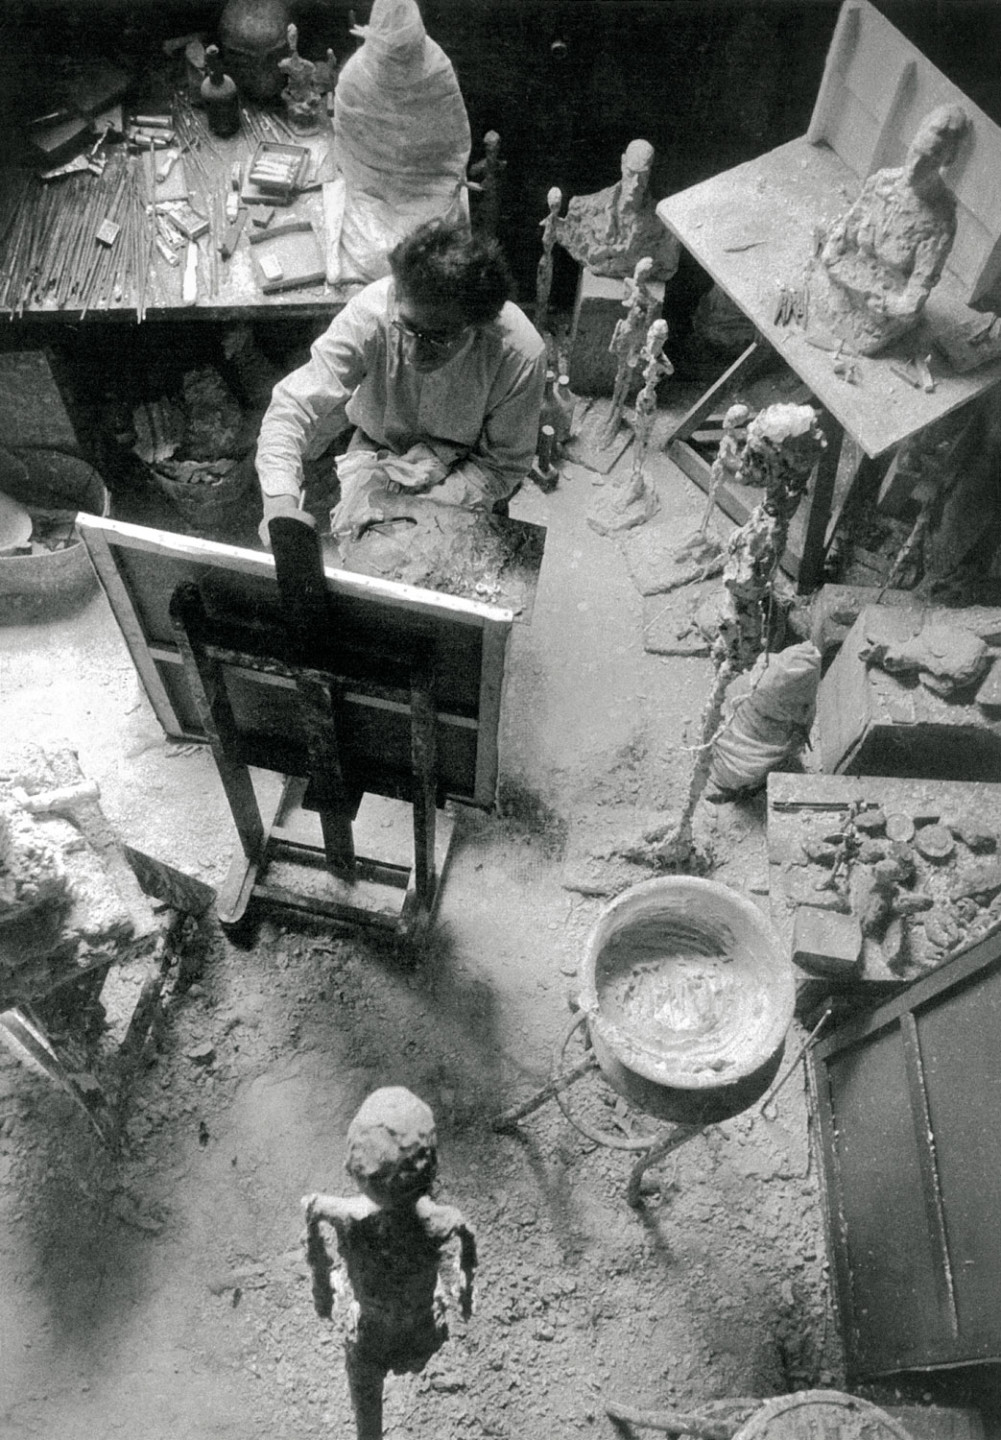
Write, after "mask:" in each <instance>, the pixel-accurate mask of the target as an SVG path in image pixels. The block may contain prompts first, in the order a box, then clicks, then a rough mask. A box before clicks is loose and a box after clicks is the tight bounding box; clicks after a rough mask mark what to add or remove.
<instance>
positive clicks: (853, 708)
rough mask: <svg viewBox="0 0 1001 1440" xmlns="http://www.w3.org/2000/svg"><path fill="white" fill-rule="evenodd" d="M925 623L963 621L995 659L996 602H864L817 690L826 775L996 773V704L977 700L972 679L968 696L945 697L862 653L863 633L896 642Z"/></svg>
mask: <svg viewBox="0 0 1001 1440" xmlns="http://www.w3.org/2000/svg"><path fill="white" fill-rule="evenodd" d="M923 625H945V626H948V625H952V626H962V627H963V628H965V629H967V630H969V631H971V632H972V633H973V634H975V635H979V636H980V638H981V639H983V640H984V642H985V643H986V644H987V646H988V649H989V651H990V652H991V653H992V654H993V656H994V660H993V662H992V664H993V666H996V665H998V664H999V663H1001V659H999V657H1001V625H999V612H998V610H997V608H996V607H993V606H971V607H969V608H968V609H965V610H962V609H960V610H948V609H939V608H934V607H928V608H927V609H925V608H922V607H921V606H920V605H913V606H906V605H899V604H898V605H893V606H889V605H869V606H866V607H865V608H864V609H863V610H862V611H861V612H860V614H859V617H858V619H857V620H856V621H855V623H854V625H853V626H852V628H851V630H850V631H849V632H848V634H847V636H846V637H845V640H844V642H843V643H842V645H841V648H840V650H839V651H838V654H837V655H836V656H835V658H834V660H833V662H832V664H831V666H830V668H829V669H828V671H827V672H826V674H825V675H824V678H823V680H822V681H821V682H820V689H819V692H818V695H817V726H816V728H817V733H818V736H819V745H820V759H821V763H822V765H823V767H824V769H825V770H826V771H827V772H828V773H830V774H835V773H838V774H854V775H896V776H902V775H922V776H934V777H937V778H938V779H941V780H982V781H988V782H990V781H995V780H998V779H1001V716H999V714H998V709H997V707H996V706H992V705H991V706H988V705H983V704H980V703H978V702H977V700H976V694H977V686H976V685H974V686H973V687H971V688H972V690H973V694H970V693H968V692H967V691H964V692H962V694H961V695H960V696H958V697H954V698H952V699H945V698H944V697H943V696H940V695H936V694H933V693H932V691H931V690H929V689H927V688H926V687H925V686H924V685H922V684H920V683H918V682H917V680H916V677H915V676H913V675H892V674H889V673H888V672H887V671H885V670H883V669H881V668H880V667H879V666H878V665H868V664H867V663H866V661H865V660H864V659H863V658H862V655H861V653H860V652H861V651H862V650H863V649H864V648H866V646H867V643H868V641H867V637H869V636H878V637H879V639H880V640H881V641H893V642H895V643H898V644H902V643H906V642H907V641H908V640H909V639H910V638H911V637H912V636H914V635H916V634H917V633H918V632H919V631H920V629H921V628H922V626H923ZM993 673H994V672H993V668H992V671H991V674H993ZM981 683H983V682H981Z"/></svg>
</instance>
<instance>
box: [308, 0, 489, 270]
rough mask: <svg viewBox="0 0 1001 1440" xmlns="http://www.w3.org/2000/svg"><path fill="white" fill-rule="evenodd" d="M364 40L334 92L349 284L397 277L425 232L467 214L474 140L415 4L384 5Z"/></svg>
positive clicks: (448, 70)
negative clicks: (407, 242)
mask: <svg viewBox="0 0 1001 1440" xmlns="http://www.w3.org/2000/svg"><path fill="white" fill-rule="evenodd" d="M354 33H356V34H359V35H361V36H362V37H363V39H364V43H363V44H362V45H361V47H360V48H359V49H358V50H356V51H355V53H354V54H353V55H352V56H351V58H350V59H349V60H348V61H346V62H345V65H344V68H343V69H342V71H341V73H340V78H339V80H338V82H337V89H336V90H335V91H334V145H333V155H334V160H335V162H336V165H337V168H338V170H339V172H340V174H341V176H342V177H343V181H344V210H343V219H342V221H341V231H340V239H339V255H338V264H337V267H336V270H337V273H338V277H339V278H340V279H341V280H344V281H353V280H354V281H369V280H378V279H379V278H380V277H381V276H383V275H388V274H389V262H388V258H387V257H388V255H389V252H390V250H392V249H393V247H394V245H396V244H397V242H398V241H400V240H402V239H403V237H404V236H405V235H408V234H409V233H410V231H411V230H415V229H416V228H417V226H418V225H422V224H424V222H425V221H427V220H434V219H436V218H438V217H439V216H441V217H444V218H446V219H448V220H461V219H464V218H465V217H466V214H467V207H466V199H465V190H464V188H463V187H464V183H465V178H466V166H467V164H468V162H469V151H470V146H471V137H470V131H469V120H468V117H467V115H466V107H465V105H464V104H463V100H462V96H461V94H460V92H459V82H458V80H457V79H456V76H455V71H454V70H453V68H452V62H451V61H450V60H449V58H448V56H447V55H446V54H445V52H444V51H443V50H442V49H441V47H440V46H439V45H437V44H436V43H435V41H434V40H432V39H431V38H430V37H429V36H428V34H427V32H426V31H425V29H424V21H423V20H422V19H421V14H420V11H419V10H418V8H417V5H416V3H415V0H375V3H374V5H373V6H372V14H371V17H370V19H369V23H368V24H367V25H365V26H362V27H360V28H359V29H357V30H356V31H355V32H354Z"/></svg>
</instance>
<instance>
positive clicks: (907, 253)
mask: <svg viewBox="0 0 1001 1440" xmlns="http://www.w3.org/2000/svg"><path fill="white" fill-rule="evenodd" d="M969 125H970V122H969V119H968V117H967V115H966V112H965V111H964V110H963V109H962V108H961V107H960V106H959V105H942V106H940V107H939V108H938V109H937V110H933V111H932V112H931V113H930V114H929V115H927V116H926V117H925V119H924V120H923V121H922V123H921V125H920V126H919V128H918V131H917V133H916V135H915V136H914V139H913V140H912V141H911V144H910V147H909V149H908V151H907V158H906V160H905V161H904V164H903V165H902V166H900V167H899V168H894V169H886V170H877V171H876V173H875V174H874V175H870V176H869V178H868V179H867V180H866V182H865V184H864V185H863V186H862V190H861V193H860V194H859V197H858V199H857V200H856V201H855V203H854V204H853V205H851V206H850V208H849V209H848V210H847V211H846V212H845V214H844V215H842V216H841V218H840V219H839V220H837V221H836V222H835V223H834V224H833V225H832V226H831V227H830V229H829V231H828V232H827V234H826V235H824V236H821V237H820V241H819V246H818V253H817V255H816V257H815V258H814V260H813V262H812V264H811V265H810V268H809V271H808V278H807V284H808V290H809V314H810V320H811V321H815V322H819V323H820V324H821V325H823V326H824V327H825V328H827V329H828V330H830V331H832V332H833V333H834V334H835V335H837V336H839V337H840V338H841V339H843V340H845V341H847V342H849V343H850V344H851V345H852V347H853V349H854V350H855V351H856V352H857V353H858V354H860V355H872V354H875V353H876V352H877V351H879V350H882V349H883V348H884V347H885V346H886V345H889V344H891V343H892V342H893V341H894V340H897V339H899V338H900V336H902V335H905V334H906V333H907V332H908V331H909V330H911V329H913V328H914V326H915V325H916V324H917V322H918V320H919V319H920V316H921V312H922V310H923V309H924V306H925V302H926V301H927V299H928V296H929V294H930V293H931V291H932V289H933V287H934V286H935V285H936V284H937V283H938V280H939V277H940V276H941V274H942V269H943V267H944V265H945V262H946V259H947V258H948V255H949V251H950V250H951V249H952V243H953V240H954V238H955V234H956V200H955V196H954V195H953V194H952V191H951V190H949V188H948V186H947V185H946V184H945V181H944V180H943V179H942V174H941V171H942V169H943V168H944V167H946V166H948V165H950V164H951V163H952V161H953V160H955V158H956V154H957V152H958V150H959V146H960V143H961V141H962V140H963V137H964V136H965V135H966V133H967V131H968V130H969Z"/></svg>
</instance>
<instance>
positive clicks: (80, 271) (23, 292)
mask: <svg viewBox="0 0 1001 1440" xmlns="http://www.w3.org/2000/svg"><path fill="white" fill-rule="evenodd" d="M155 236H156V231H155V229H154V227H153V223H152V206H151V198H150V194H149V187H148V184H147V177H146V172H145V170H144V168H143V165H142V164H141V163H137V160H136V158H135V157H132V156H129V155H124V154H119V155H115V156H113V157H112V159H111V160H110V161H109V162H108V164H107V166H106V167H105V169H104V171H103V173H101V174H100V175H95V174H93V173H92V172H90V171H81V172H80V173H79V174H75V175H69V176H67V177H65V178H64V179H62V180H60V181H59V182H58V183H57V184H52V183H49V184H45V183H44V182H42V181H40V180H39V179H38V178H37V177H36V176H30V177H26V178H25V180H24V183H23V184H22V186H21V188H20V191H19V193H18V194H17V195H16V196H15V197H14V199H13V202H12V203H11V204H10V205H9V206H8V207H7V210H6V212H5V214H4V215H3V217H2V219H0V253H2V254H3V256H4V266H3V275H2V276H0V311H6V312H7V313H8V316H9V318H11V319H14V318H15V317H16V316H21V315H23V313H24V310H25V308H26V307H27V306H28V305H33V306H38V307H44V308H46V309H50V308H55V309H66V310H74V311H77V310H79V312H80V314H81V317H82V316H83V315H85V314H86V313H87V311H88V310H89V309H91V308H92V307H93V306H105V307H107V306H109V305H111V304H115V305H126V306H134V307H135V311H136V315H137V318H138V319H139V320H142V319H144V318H145V314H146V300H147V290H148V283H149V272H150V265H151V262H152V258H153V244H154V240H155Z"/></svg>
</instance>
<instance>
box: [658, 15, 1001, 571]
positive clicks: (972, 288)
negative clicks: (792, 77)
mask: <svg viewBox="0 0 1001 1440" xmlns="http://www.w3.org/2000/svg"><path fill="white" fill-rule="evenodd" d="M944 103H950V104H954V105H958V106H959V107H960V108H961V109H962V110H963V112H964V114H965V115H966V116H967V118H968V120H969V122H970V131H969V137H968V141H967V142H966V143H965V148H964V151H963V153H962V154H961V155H960V156H959V157H958V158H957V161H956V163H955V164H954V165H952V166H951V167H950V171H949V173H948V175H947V180H948V183H949V184H950V186H951V187H952V188H953V190H954V193H955V196H956V201H957V228H956V238H955V242H954V244H953V247H952V251H951V253H950V256H949V260H948V262H947V267H946V269H945V271H944V273H943V275H942V278H941V279H940V281H939V283H938V284H937V285H936V286H935V288H934V289H933V290H932V292H931V295H930V297H929V299H928V303H927V305H926V307H925V310H924V314H923V316H922V320H921V322H920V324H919V325H918V327H917V328H916V329H915V330H914V331H913V332H911V333H910V334H909V335H906V336H904V337H903V338H902V339H901V340H900V341H899V342H898V343H897V344H895V345H891V346H889V347H888V348H887V349H886V350H885V351H883V352H881V353H880V354H879V355H876V356H871V357H866V356H859V355H855V354H851V353H849V352H850V348H851V347H849V346H845V347H844V354H839V348H840V347H839V344H838V342H837V341H836V340H834V339H833V337H830V336H827V335H825V334H824V333H823V332H822V331H819V330H818V329H817V328H816V326H815V325H814V324H812V322H811V317H810V315H809V311H808V305H809V300H808V297H807V298H804V295H805V292H804V283H805V280H806V274H807V267H808V265H809V263H810V260H811V257H812V256H813V254H814V250H815V238H816V233H817V231H818V229H824V228H826V227H827V226H828V225H830V224H831V222H833V221H834V220H836V219H837V218H838V217H839V216H840V215H842V214H843V213H844V212H845V211H846V210H847V209H848V207H849V205H850V204H851V203H852V202H853V201H854V200H855V198H856V197H857V195H858V193H859V190H860V189H861V186H862V182H863V180H864V178H865V177H866V176H868V175H871V174H872V173H873V172H875V171H877V170H880V169H881V168H884V167H887V166H893V165H899V164H901V163H902V161H903V160H904V157H905V155H906V153H907V147H908V144H909V143H910V140H911V138H912V137H913V136H914V135H915V133H916V131H917V128H918V126H919V123H920V122H921V121H922V119H923V118H924V117H925V116H926V115H928V114H929V113H930V112H931V111H932V110H933V109H934V108H935V107H937V106H940V105H942V104H944ZM999 156H1001V130H999V129H998V127H997V126H996V125H995V124H994V123H993V121H991V120H990V119H989V117H988V116H987V115H985V114H984V113H983V111H981V110H979V109H978V108H977V107H976V106H975V105H974V104H973V102H972V101H970V100H969V99H968V98H967V97H966V96H965V95H964V94H963V93H962V91H960V90H958V89H957V88H956V86H955V85H953V84H952V83H951V81H949V80H948V79H947V77H946V76H945V75H943V74H942V73H941V72H940V71H938V70H936V69H935V67H934V66H933V65H931V64H930V62H929V61H928V60H927V59H926V58H925V56H923V55H922V54H921V52H920V51H919V50H917V49H916V48H915V47H914V46H913V45H912V44H911V42H910V41H909V40H907V39H906V38H905V37H904V36H903V35H902V34H901V33H900V32H899V31H897V30H896V29H895V28H894V27H893V26H892V25H891V24H890V23H889V21H888V20H886V18H885V17H884V16H883V15H882V14H881V13H880V12H879V11H878V10H877V9H876V8H875V6H873V5H872V4H870V3H869V0H844V4H843V5H842V7H841V11H840V13H839V16H838V23H837V26H836V29H835V33H834V36H833V39H832V42H831V47H830V50H829V52H828V56H827V62H826V64H825V67H824V75H823V78H822V80H821V84H820V89H819V91H818V94H817V100H816V103H815V105H814V110H813V115H812V117H811V119H810V125H809V128H808V130H807V133H806V134H805V135H802V136H800V137H799V138H798V139H796V140H790V141H789V142H788V143H787V144H785V145H780V146H778V147H777V148H776V149H774V150H771V151H769V152H768V154H766V155H762V156H760V157H759V158H758V159H755V160H749V161H747V162H746V163H745V164H743V165H738V166H736V167H735V168H734V169H732V170H727V171H726V172H725V173H724V174H722V175H716V176H713V177H712V179H709V180H705V181H703V182H702V183H701V184H699V185H693V186H692V187H691V188H690V189H688V190H685V191H683V192H682V193H681V194H679V195H671V196H669V197H668V198H667V199H665V200H662V201H661V202H660V204H659V205H658V206H657V214H658V216H659V217H660V219H661V220H662V221H663V223H664V224H665V225H666V226H667V227H668V229H670V230H672V231H673V232H674V234H675V235H676V236H677V237H678V239H679V240H680V241H681V243H682V244H683V245H684V246H685V248H686V249H687V250H688V251H689V252H690V253H691V254H692V255H693V256H694V257H695V259H696V260H697V261H698V262H699V264H700V265H701V266H703V268H704V269H705V270H706V271H708V273H709V274H710V275H711V277H712V278H713V280H714V281H715V282H716V284H717V285H718V286H719V287H720V289H721V290H722V291H723V292H724V293H725V294H726V295H728V296H729V297H730V299H731V300H732V301H733V302H734V303H735V304H736V305H737V306H738V307H739V308H740V310H741V311H743V313H744V314H745V315H746V316H747V318H748V319H749V320H750V321H751V323H752V324H753V326H754V328H755V331H756V332H757V335H758V337H760V338H759V339H756V340H755V341H754V342H753V343H752V344H751V345H750V346H748V348H747V350H745V352H744V354H743V355H742V356H741V357H740V359H738V360H737V361H736V362H735V364H733V365H731V367H730V369H729V370H727V371H726V373H725V374H724V375H722V376H721V377H720V379H719V380H718V381H717V382H716V384H714V385H712V386H711V387H710V388H709V389H708V390H707V391H706V393H705V394H704V395H703V396H702V398H701V399H700V400H699V401H698V402H697V404H696V405H695V406H693V408H692V409H691V410H690V411H689V412H688V414H687V415H685V416H684V417H683V419H682V420H681V422H680V424H678V425H677V426H676V427H675V429H674V430H673V431H672V433H671V435H670V436H669V437H668V442H667V449H668V453H669V454H670V455H671V457H672V459H674V460H675V462H676V463H677V464H678V465H679V466H680V467H681V468H682V469H683V470H684V471H685V473H686V474H687V475H688V476H689V477H690V478H691V479H693V480H695V482H696V483H697V484H699V485H701V486H702V487H703V489H708V488H709V478H710V466H709V463H708V461H707V460H706V459H705V458H704V457H703V456H702V455H700V454H699V453H698V452H697V450H695V448H694V447H693V445H692V444H691V441H692V439H693V437H694V436H695V435H696V433H697V431H698V430H699V428H700V426H701V425H702V424H703V422H704V421H705V419H706V418H707V416H709V415H710V413H711V412H712V411H713V410H715V409H717V407H721V406H723V405H725V404H729V403H730V402H731V401H732V400H734V399H737V398H739V390H738V386H739V384H740V382H741V380H742V379H746V377H747V373H748V370H749V367H750V366H751V365H754V364H757V362H758V359H759V357H760V351H761V349H762V347H763V344H767V345H768V346H770V347H771V348H772V350H774V352H775V353H776V354H777V355H778V356H780V357H781V359H782V360H784V361H785V363H786V365H787V366H788V367H789V370H790V371H791V372H792V374H793V375H795V376H796V377H797V378H798V380H800V381H802V382H803V385H804V386H805V387H806V389H807V390H808V391H809V392H810V393H811V394H812V395H813V396H814V397H815V398H816V399H817V401H818V402H819V403H820V405H821V406H822V407H823V411H824V414H823V415H822V417H821V419H822V423H823V425H824V428H825V430H826V432H827V439H828V445H827V449H826V451H825V453H824V456H823V457H822V459H821V461H820V463H819V464H818V466H817V470H816V474H815V476H814V479H813V481H812V483H811V489H810V494H809V497H808V502H807V504H806V505H805V506H804V507H801V508H802V509H803V510H805V512H806V514H805V519H804V520H803V521H800V517H799V516H798V515H797V517H796V520H797V522H799V523H798V524H797V526H796V527H795V528H794V529H793V530H791V532H790V535H791V540H790V546H789V548H788V550H787V552H786V555H785V557H784V559H783V565H784V568H786V569H787V570H789V571H790V573H791V574H793V575H794V576H795V577H796V578H797V580H798V582H799V587H800V589H801V590H809V589H812V588H813V587H814V586H815V585H816V584H817V583H819V581H820V579H821V576H822V572H823V565H824V558H825V555H826V552H827V547H828V546H829V544H830V542H831V540H832V539H833V534H834V530H835V528H836V525H837V519H838V515H839V512H840V508H841V506H842V505H843V504H844V501H845V500H846V499H847V497H848V495H849V493H850V491H851V488H852V485H853V483H854V480H855V477H856V475H857V473H858V471H859V469H860V468H861V465H862V464H863V463H864V462H865V459H866V457H868V459H869V460H870V461H878V460H879V459H880V458H881V457H883V456H886V457H887V459H889V456H890V455H891V453H892V452H893V450H894V449H895V448H896V447H897V446H899V445H900V444H901V443H902V442H903V441H905V440H908V439H909V438H910V437H911V436H913V435H916V434H918V432H919V431H921V430H924V429H925V428H926V427H927V426H929V425H931V424H933V422H935V421H936V420H940V419H942V418H943V417H944V416H946V415H949V414H950V413H951V412H953V411H955V410H958V409H960V408H961V407H962V406H966V405H969V404H971V403H972V402H973V401H975V400H977V399H978V398H979V397H981V396H983V395H985V394H987V392H988V391H990V390H991V389H993V387H994V386H996V385H997V383H998V381H999V380H1001V342H999V341H998V338H997V334H996V333H995V332H996V330H997V326H992V323H991V322H992V318H993V317H992V314H991V306H992V305H993V306H994V307H995V308H996V307H997V306H998V304H999V293H998V288H997V287H998V258H997V234H998V226H999V224H1001V218H999V212H998V208H997V200H996V195H997V187H996V185H995V184H994V176H995V175H996V173H997V165H998V158H999ZM971 300H975V301H976V303H977V304H978V305H981V306H983V307H984V308H985V309H986V312H987V313H986V315H985V314H982V313H980V311H979V310H973V309H970V308H968V305H967V302H968V301H971ZM783 320H784V322H785V323H783ZM988 337H989V344H988V343H985V341H986V340H987V339H988ZM911 360H913V361H916V362H920V364H925V365H927V367H928V371H929V373H928V374H922V373H921V372H920V370H918V372H917V373H915V371H914V370H913V369H911V370H908V362H909V361H911ZM902 372H906V373H902ZM908 375H910V376H911V378H913V379H914V383H910V379H909V378H908ZM846 441H847V442H849V443H846ZM842 462H843V463H842ZM746 489H747V487H744V486H740V485H735V484H732V483H730V482H728V481H724V483H723V484H722V485H721V486H720V487H719V492H718V495H717V503H718V504H719V506H720V508H721V509H722V510H723V511H724V513H725V514H727V515H728V516H729V517H730V518H731V519H733V520H735V521H736V522H737V523H738V524H742V523H743V522H744V521H745V520H746V519H747V517H748V514H749V513H750V511H751V509H752V508H753V506H754V504H755V503H756V501H757V500H758V499H759V498H760V497H759V496H758V495H757V494H755V495H753V496H748V495H746V494H744V493H742V492H744V491H746Z"/></svg>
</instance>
